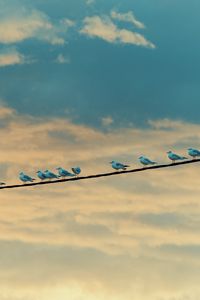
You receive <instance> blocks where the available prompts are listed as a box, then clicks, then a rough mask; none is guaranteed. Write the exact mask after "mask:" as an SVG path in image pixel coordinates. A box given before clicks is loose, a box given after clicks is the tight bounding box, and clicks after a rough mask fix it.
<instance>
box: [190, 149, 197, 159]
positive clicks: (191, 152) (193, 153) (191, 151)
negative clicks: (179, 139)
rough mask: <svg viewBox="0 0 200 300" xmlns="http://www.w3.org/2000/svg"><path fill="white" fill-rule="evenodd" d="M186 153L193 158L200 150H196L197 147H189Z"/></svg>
mask: <svg viewBox="0 0 200 300" xmlns="http://www.w3.org/2000/svg"><path fill="white" fill-rule="evenodd" d="M188 154H189V155H190V156H192V158H193V159H195V158H196V157H199V156H200V151H199V150H197V149H194V148H189V149H188Z"/></svg>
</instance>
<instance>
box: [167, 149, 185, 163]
mask: <svg viewBox="0 0 200 300" xmlns="http://www.w3.org/2000/svg"><path fill="white" fill-rule="evenodd" d="M167 154H168V158H169V159H171V160H172V163H174V162H175V161H176V160H184V159H187V157H184V156H180V155H178V154H176V153H173V152H172V151H168V152H167Z"/></svg>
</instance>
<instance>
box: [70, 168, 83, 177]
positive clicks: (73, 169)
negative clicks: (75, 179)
mask: <svg viewBox="0 0 200 300" xmlns="http://www.w3.org/2000/svg"><path fill="white" fill-rule="evenodd" d="M72 172H73V173H74V175H76V176H78V175H79V174H80V173H81V168H80V167H74V168H72Z"/></svg>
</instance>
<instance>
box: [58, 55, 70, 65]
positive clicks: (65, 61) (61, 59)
mask: <svg viewBox="0 0 200 300" xmlns="http://www.w3.org/2000/svg"><path fill="white" fill-rule="evenodd" d="M56 62H57V63H59V64H69V63H70V58H69V57H68V56H64V55H63V54H62V53H60V54H58V56H57V58H56Z"/></svg>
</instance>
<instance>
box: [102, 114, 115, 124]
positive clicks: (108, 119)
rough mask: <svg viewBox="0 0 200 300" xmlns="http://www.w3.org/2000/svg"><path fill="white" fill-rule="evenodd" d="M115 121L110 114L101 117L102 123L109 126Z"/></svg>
mask: <svg viewBox="0 0 200 300" xmlns="http://www.w3.org/2000/svg"><path fill="white" fill-rule="evenodd" d="M113 122H114V120H113V118H112V117H110V116H108V117H104V118H102V119H101V123H102V125H103V126H109V125H111V124H113Z"/></svg>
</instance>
